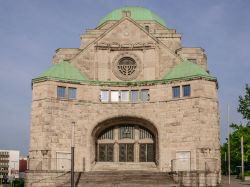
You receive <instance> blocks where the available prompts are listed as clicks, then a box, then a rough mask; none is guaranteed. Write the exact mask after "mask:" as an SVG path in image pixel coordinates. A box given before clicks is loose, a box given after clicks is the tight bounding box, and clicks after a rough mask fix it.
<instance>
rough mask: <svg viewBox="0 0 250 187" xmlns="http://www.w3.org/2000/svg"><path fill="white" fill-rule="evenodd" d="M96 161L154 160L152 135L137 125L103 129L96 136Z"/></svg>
mask: <svg viewBox="0 0 250 187" xmlns="http://www.w3.org/2000/svg"><path fill="white" fill-rule="evenodd" d="M97 161H98V162H154V161H155V140H154V135H153V134H152V133H151V132H150V131H149V130H148V129H146V128H143V127H141V126H138V125H131V124H124V125H119V126H113V127H111V128H107V129H104V130H103V131H102V132H101V133H99V136H98V137H97Z"/></svg>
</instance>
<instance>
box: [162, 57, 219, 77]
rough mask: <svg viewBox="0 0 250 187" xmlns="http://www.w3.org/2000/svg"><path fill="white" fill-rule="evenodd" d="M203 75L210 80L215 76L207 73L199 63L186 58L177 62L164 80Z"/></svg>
mask: <svg viewBox="0 0 250 187" xmlns="http://www.w3.org/2000/svg"><path fill="white" fill-rule="evenodd" d="M195 77H203V78H207V79H210V80H216V78H215V77H213V76H211V75H209V74H208V73H207V72H206V71H205V70H204V69H202V68H201V67H200V66H199V65H197V64H194V63H193V62H190V61H188V60H186V61H183V62H181V63H180V64H177V65H176V66H175V67H173V68H172V69H171V70H170V71H169V72H168V73H167V74H166V75H165V76H164V77H163V79H165V80H181V79H187V78H195Z"/></svg>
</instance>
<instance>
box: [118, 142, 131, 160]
mask: <svg viewBox="0 0 250 187" xmlns="http://www.w3.org/2000/svg"><path fill="white" fill-rule="evenodd" d="M119 161H120V162H133V161H134V144H125V143H122V144H119Z"/></svg>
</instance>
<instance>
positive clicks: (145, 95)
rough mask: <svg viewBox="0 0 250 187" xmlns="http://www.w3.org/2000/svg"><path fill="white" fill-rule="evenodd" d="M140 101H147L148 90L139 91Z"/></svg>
mask: <svg viewBox="0 0 250 187" xmlns="http://www.w3.org/2000/svg"><path fill="white" fill-rule="evenodd" d="M141 100H142V101H144V102H145V101H149V90H141Z"/></svg>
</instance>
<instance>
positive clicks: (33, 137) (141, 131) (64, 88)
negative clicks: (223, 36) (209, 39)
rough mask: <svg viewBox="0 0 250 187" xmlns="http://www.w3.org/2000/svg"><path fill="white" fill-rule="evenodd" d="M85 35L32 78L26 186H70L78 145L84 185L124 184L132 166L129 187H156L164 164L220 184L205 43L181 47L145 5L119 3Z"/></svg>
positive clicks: (216, 127)
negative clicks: (122, 175) (78, 45)
mask: <svg viewBox="0 0 250 187" xmlns="http://www.w3.org/2000/svg"><path fill="white" fill-rule="evenodd" d="M80 41H81V42H80V47H79V48H59V49H57V50H56V53H55V55H54V57H53V62H52V66H51V67H50V68H49V69H48V70H47V71H45V72H44V73H42V74H41V75H39V76H38V77H37V78H34V79H33V80H32V92H33V96H32V118H31V123H32V124H31V134H30V151H29V172H28V173H27V179H26V182H27V186H31V185H32V186H39V185H40V186H57V185H58V184H59V183H60V185H61V186H63V185H64V184H67V181H68V182H69V175H68V173H67V172H68V171H70V165H71V147H72V146H73V147H74V148H75V157H74V164H75V172H76V173H77V175H78V179H79V180H78V181H80V182H81V181H82V184H84V182H85V183H86V181H88V182H89V184H91V185H92V186H98V185H99V186H100V183H101V184H103V185H104V184H105V185H107V186H109V185H110V186H112V185H113V183H112V181H113V182H114V181H116V182H117V183H119V184H121V185H122V184H124V185H125V184H127V183H126V182H127V181H125V179H124V178H123V179H121V174H126V175H127V177H128V180H129V181H130V182H131V183H130V184H129V185H130V186H132V183H133V182H134V183H136V184H137V185H139V184H141V186H145V185H146V184H148V180H150V179H151V181H150V182H149V183H150V184H152V186H156V185H157V184H160V183H161V182H162V184H165V182H166V181H160V179H157V176H159V175H161V174H162V175H166V172H172V173H176V176H175V177H176V178H178V177H180V179H184V178H185V180H184V181H183V184H184V185H190V184H191V185H194V184H193V183H191V182H194V180H193V177H194V176H195V177H197V178H196V179H197V180H195V181H196V182H197V181H199V184H204V185H208V186H216V185H217V184H218V183H220V153H219V150H220V145H219V113H218V98H217V88H218V87H217V80H216V78H215V77H213V76H212V75H210V74H209V73H208V69H207V58H206V54H205V52H204V49H202V48H195V47H192V48H184V47H182V45H181V35H180V34H179V33H177V32H176V30H175V29H171V28H168V26H167V25H166V23H165V21H164V20H163V19H162V18H160V17H159V16H157V15H156V14H155V13H153V12H152V11H150V10H148V9H146V8H143V7H122V8H118V9H115V10H113V11H112V12H110V13H109V14H107V15H106V16H104V17H103V18H102V19H101V21H100V23H99V25H98V26H97V27H96V28H95V29H91V30H87V31H86V32H85V33H84V34H82V35H81V37H80ZM145 173H147V175H146V174H145ZM183 175H185V176H183ZM91 176H95V177H94V178H95V179H96V178H98V180H99V183H98V182H97V181H96V180H94V179H93V178H91ZM103 176H104V177H103ZM111 176H113V178H112V177H111ZM143 176H144V177H145V176H147V177H146V178H143ZM148 176H150V177H151V178H150V177H149V178H148ZM107 177H111V178H107ZM119 177H120V178H119ZM133 177H134V178H133ZM154 177H155V178H154ZM165 177H166V178H167V176H165ZM163 178H164V177H163ZM166 178H164V179H166ZM107 179H110V180H112V181H108V180H107ZM137 179H141V180H140V182H138V181H137V182H136V180H137ZM45 181H46V182H45ZM143 181H144V182H143ZM153 181H157V182H158V183H157V184H156V183H154V182H153ZM185 182H186V183H185Z"/></svg>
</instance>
